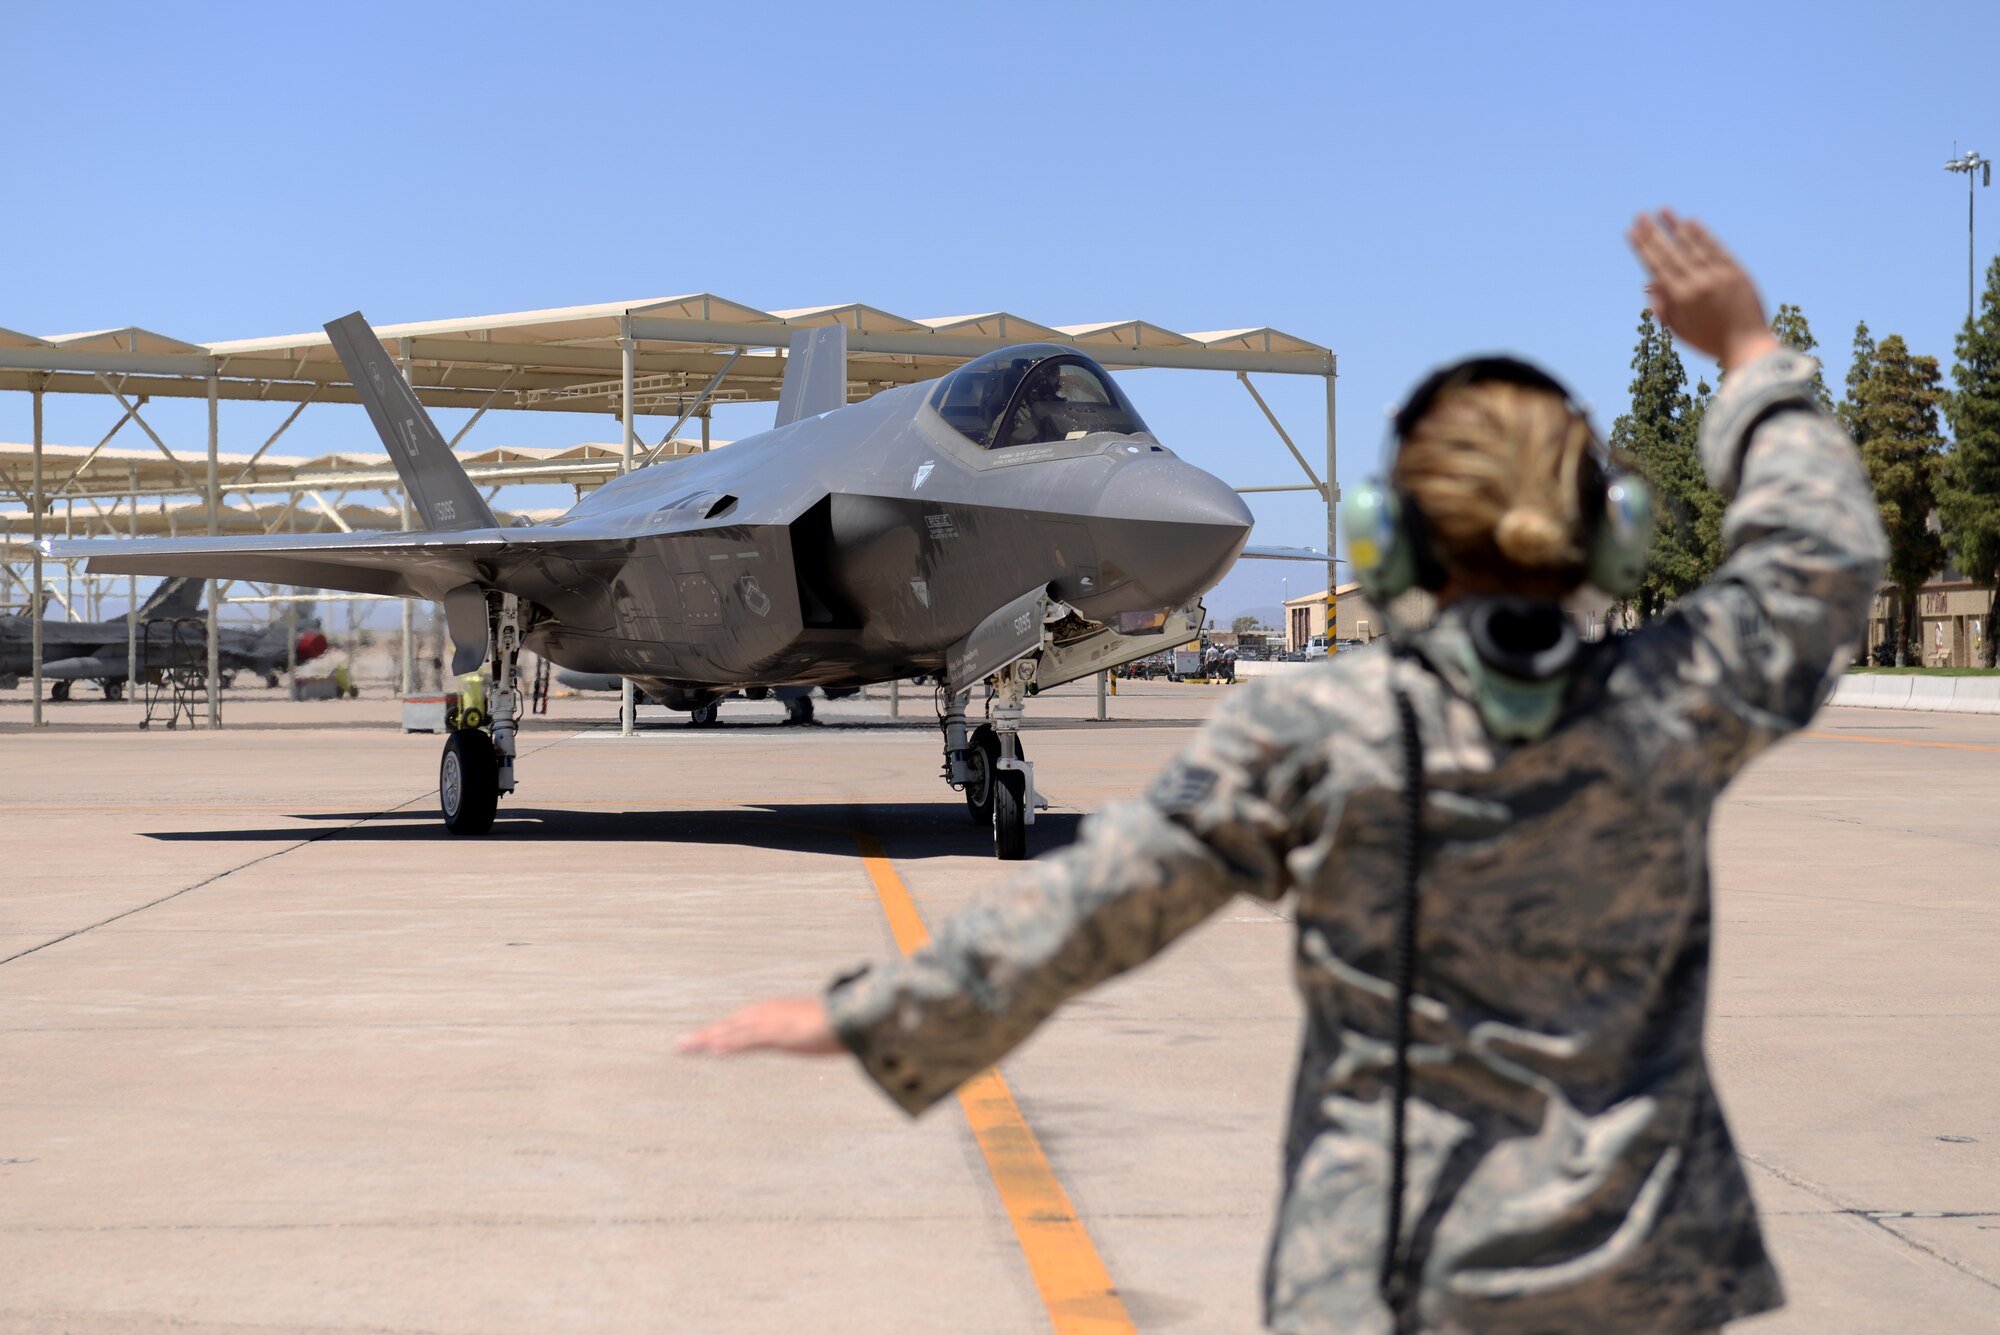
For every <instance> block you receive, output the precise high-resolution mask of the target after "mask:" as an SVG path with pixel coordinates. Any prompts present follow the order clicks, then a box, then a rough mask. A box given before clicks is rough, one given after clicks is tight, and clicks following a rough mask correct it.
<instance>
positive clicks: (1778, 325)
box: [1771, 304, 1833, 412]
mask: <svg viewBox="0 0 2000 1335" xmlns="http://www.w3.org/2000/svg"><path fill="white" fill-rule="evenodd" d="M1771 332H1772V333H1774V334H1776V335H1777V336H1778V341H1779V342H1780V343H1782V344H1784V345H1785V346H1786V347H1788V348H1790V349H1791V350H1792V351H1794V352H1802V353H1804V354H1805V355H1806V356H1808V357H1811V356H1812V355H1813V352H1814V350H1815V349H1817V348H1818V347H1819V340H1818V339H1816V338H1814V337H1813V332H1812V326H1811V325H1809V324H1807V323H1806V316H1805V312H1804V311H1802V310H1800V309H1799V308H1798V307H1797V306H1786V305H1783V304H1780V305H1779V307H1778V313H1777V314H1776V315H1774V316H1772V317H1771ZM1812 392H1813V399H1814V400H1815V401H1816V402H1817V403H1818V404H1819V406H1820V407H1822V408H1824V409H1826V410H1827V411H1828V412H1831V411H1833V395H1831V394H1829V393H1828V392H1827V388H1826V377H1825V375H1824V374H1823V373H1822V372H1821V371H1820V370H1815V371H1814V372H1813V378H1812Z"/></svg>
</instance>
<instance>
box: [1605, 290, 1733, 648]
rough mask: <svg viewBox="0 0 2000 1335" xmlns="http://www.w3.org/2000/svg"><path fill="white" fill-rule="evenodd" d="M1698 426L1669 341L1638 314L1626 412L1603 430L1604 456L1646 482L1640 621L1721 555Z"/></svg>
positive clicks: (1718, 519) (1718, 501) (1717, 500)
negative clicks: (1651, 518)
mask: <svg viewBox="0 0 2000 1335" xmlns="http://www.w3.org/2000/svg"><path fill="white" fill-rule="evenodd" d="M1706 388H1707V387H1706V386H1703V389H1704V402H1705V401H1706V394H1705V391H1706ZM1699 426H1700V418H1699V416H1698V415H1697V410H1696V404H1695V400H1694V399H1693V398H1692V397H1690V396H1689V394H1688V388H1687V370H1686V368H1685V367H1683V366H1682V365H1681V359H1680V354H1679V353H1677V352H1675V351H1674V339H1673V335H1672V334H1670V333H1669V332H1667V330H1665V329H1664V328H1662V327H1661V326H1660V325H1659V324H1658V323H1657V322H1655V321H1654V319H1653V313H1652V312H1651V311H1646V312H1645V313H1643V314H1642V315H1641V316H1640V317H1639V342H1638V344H1637V346H1636V347H1634V349H1633V351H1632V409H1631V411H1630V412H1628V413H1626V414H1625V415H1624V416H1622V417H1620V418H1619V419H1618V420H1617V421H1616V422H1614V423H1612V426H1611V449H1612V452H1613V453H1614V454H1615V455H1616V456H1618V457H1619V458H1620V459H1621V460H1622V461H1624V462H1625V463H1627V464H1628V465H1629V466H1630V467H1632V468H1635V469H1636V470H1637V471H1638V472H1639V474H1640V475H1641V476H1643V477H1644V478H1645V479H1646V482H1647V484H1648V485H1649V486H1651V487H1652V489H1653V503H1654V507H1655V509H1656V511H1657V515H1656V522H1655V525H1654V529H1653V550H1652V554H1651V556H1650V557H1649V558H1648V561H1647V567H1646V577H1645V580H1644V581H1643V582H1642V583H1641V584H1640V586H1639V589H1638V592H1637V593H1636V594H1635V595H1634V596H1633V597H1634V601H1635V602H1636V603H1637V604H1638V612H1639V619H1640V620H1641V621H1650V620H1652V618H1653V614H1654V613H1655V612H1658V611H1659V610H1660V609H1661V608H1663V607H1665V606H1666V605H1667V604H1668V603H1669V602H1671V601H1672V600H1673V599H1675V598H1678V597H1680V596H1681V595H1682V594H1684V593H1686V592H1688V591H1689V590H1690V589H1693V588H1695V587H1696V586H1698V585H1699V584H1700V583H1701V582H1702V581H1703V580H1705V579H1707V578H1708V576H1709V573H1710V572H1711V571H1713V570H1714V569H1715V566H1716V562H1717V560H1718V559H1719V557H1720V554H1721V549H1722V541H1721V528H1722V498H1721V497H1720V496H1718V495H1717V494H1716V492H1715V489H1714V488H1712V487H1710V486H1709V485H1708V479H1707V477H1706V476H1704V475H1703V473H1702V470H1701V455H1700V453H1699V451H1698V450H1697V449H1696V447H1695V432H1696V430H1697V429H1698V428H1699Z"/></svg>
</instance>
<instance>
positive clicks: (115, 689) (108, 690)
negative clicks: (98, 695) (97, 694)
mask: <svg viewBox="0 0 2000 1335" xmlns="http://www.w3.org/2000/svg"><path fill="white" fill-rule="evenodd" d="M104 698H105V699H107V700H109V701H110V702H111V703H112V704H114V705H115V704H117V703H118V702H119V701H120V700H123V699H124V698H125V683H124V682H122V681H107V682H105V683H104Z"/></svg>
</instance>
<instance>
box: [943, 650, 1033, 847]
mask: <svg viewBox="0 0 2000 1335" xmlns="http://www.w3.org/2000/svg"><path fill="white" fill-rule="evenodd" d="M1034 671H1035V669H1034V664H1033V663H1032V662H1031V661H1029V660H1025V659H1024V660H1020V661H1017V662H1014V663H1011V664H1009V665H1008V666H1007V667H1005V668H1002V669H1001V670H1000V671H999V672H997V673H995V674H994V675H993V677H992V678H991V681H992V685H993V703H992V711H993V721H992V722H991V723H982V724H980V725H979V726H978V727H977V728H973V729H971V730H970V731H968V730H967V728H966V726H965V709H966V705H967V704H968V703H969V695H968V693H957V694H952V695H948V696H945V697H943V701H942V706H943V707H942V717H941V718H940V720H939V721H940V722H941V723H942V725H943V727H944V739H945V741H944V757H945V768H944V777H945V781H946V782H947V783H949V784H950V785H951V786H952V787H954V788H957V789H959V790H960V791H962V792H963V793H964V794H965V812H966V814H967V815H968V816H970V817H971V818H972V823H973V824H974V825H979V826H984V827H986V828H988V829H991V830H992V831H993V854H994V856H995V857H997V858H999V859H1000V860H1001V861H1002V862H1018V861H1020V860H1021V859H1022V858H1024V857H1026V856H1027V855H1028V827H1029V826H1030V825H1033V824H1034V823H1035V812H1036V810H1037V809H1038V808H1041V807H1046V806H1047V805H1048V803H1047V802H1046V801H1044V800H1043V798H1042V796H1041V794H1039V793H1037V792H1036V791H1035V767H1034V766H1033V765H1032V764H1030V763H1029V761H1028V757H1027V753H1026V752H1025V751H1023V750H1022V748H1021V714H1022V706H1023V704H1024V702H1025V699H1026V696H1027V691H1028V687H1029V685H1030V684H1031V683H1032V682H1033V681H1034Z"/></svg>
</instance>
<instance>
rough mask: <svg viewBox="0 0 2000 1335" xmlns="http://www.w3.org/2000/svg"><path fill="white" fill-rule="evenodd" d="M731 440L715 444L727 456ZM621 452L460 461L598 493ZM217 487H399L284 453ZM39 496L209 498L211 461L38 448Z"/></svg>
mask: <svg viewBox="0 0 2000 1335" xmlns="http://www.w3.org/2000/svg"><path fill="white" fill-rule="evenodd" d="M728 443H729V442H728V441H712V442H711V445H713V446H715V447H718V448H719V447H721V446H724V445H727V444H728ZM700 449H701V442H700V441H698V440H691V439H682V438H678V437H677V438H676V439H675V440H674V442H673V444H672V446H671V447H670V448H668V449H665V450H662V451H661V452H660V457H661V458H673V457H677V456H679V455H683V454H693V453H697V452H698V451H700ZM33 455H34V447H33V446H31V445H27V444H22V443H18V442H4V441H0V502H7V501H12V502H17V503H20V504H23V505H25V504H27V503H28V497H29V496H30V495H31V493H32V490H33V486H34V457H33ZM622 456H623V449H622V448H621V447H620V446H618V445H612V444H601V443H595V442H592V443H586V444H582V445H572V446H570V447H568V448H567V449H549V448H528V447H523V446H514V445H505V446H500V447H498V448H495V449H486V450H479V451H471V450H466V451H461V452H460V453H459V454H458V456H457V457H458V461H459V463H460V464H462V465H464V467H465V470H466V472H467V473H468V474H470V475H471V477H472V479H473V481H475V482H483V483H498V482H502V481H504V482H507V483H509V484H520V483H568V484H571V485H576V486H585V487H588V486H595V485H597V484H598V483H601V482H603V481H604V480H605V479H606V478H609V477H612V476H614V475H615V474H616V473H617V472H618V469H619V461H620V459H621V458H622ZM216 460H217V469H216V476H217V481H218V482H219V483H220V490H221V491H222V492H223V493H225V494H228V493H251V494H255V493H260V492H293V491H305V490H311V489H315V488H324V489H326V490H330V491H332V490H339V491H348V490H359V489H369V490H384V489H389V488H394V487H395V486H397V479H396V470H395V469H394V468H393V467H392V466H391V465H390V463H389V456H388V455H387V454H385V453H382V452H381V451H380V450H379V449H378V450H375V451H372V452H371V451H361V452H356V453H351V454H350V453H345V452H343V453H338V454H320V455H314V456H311V457H309V458H308V457H304V456H299V455H283V454H262V455H252V454H243V453H237V452H231V451H226V450H225V451H221V452H219V453H218V454H217V455H216ZM42 489H43V494H44V495H45V496H47V497H48V498H49V500H50V501H51V502H54V503H58V504H59V503H61V502H63V501H65V500H66V499H69V498H75V499H78V500H100V501H101V500H104V499H110V500H113V501H116V500H118V499H120V498H122V497H126V496H130V495H133V494H137V495H140V496H187V495H193V494H197V493H205V492H206V490H207V462H206V455H204V454H200V453H181V454H177V455H175V456H173V457H171V458H170V457H169V456H168V455H167V454H166V453H165V452H164V451H162V450H159V449H157V448H154V447H151V446H140V447H136V448H134V447H131V446H109V445H107V446H99V447H97V448H94V449H93V448H91V447H88V446H83V445H50V444H44V445H43V446H42Z"/></svg>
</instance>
